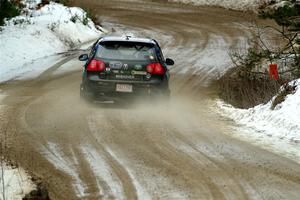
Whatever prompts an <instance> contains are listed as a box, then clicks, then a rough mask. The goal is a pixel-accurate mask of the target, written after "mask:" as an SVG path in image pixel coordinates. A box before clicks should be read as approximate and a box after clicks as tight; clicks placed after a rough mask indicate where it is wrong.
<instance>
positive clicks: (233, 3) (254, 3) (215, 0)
mask: <svg viewBox="0 0 300 200" xmlns="http://www.w3.org/2000/svg"><path fill="white" fill-rule="evenodd" d="M169 1H173V2H182V3H188V4H194V5H204V6H221V7H224V8H227V9H232V10H241V11H244V10H252V11H253V10H256V9H257V7H258V5H259V2H261V1H262V0H169Z"/></svg>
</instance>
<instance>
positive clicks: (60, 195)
mask: <svg viewBox="0 0 300 200" xmlns="http://www.w3.org/2000/svg"><path fill="white" fill-rule="evenodd" d="M76 2H77V3H78V5H82V6H85V7H90V8H93V9H94V10H95V11H97V12H99V14H100V15H101V17H102V20H103V25H104V26H106V28H108V29H109V27H110V26H111V25H112V26H114V27H115V30H117V32H118V33H119V32H120V31H122V32H124V33H126V34H127V33H133V34H137V35H148V36H152V37H155V38H157V39H158V40H159V42H160V43H162V44H163V45H162V47H163V49H164V52H165V54H166V56H168V57H172V58H174V59H175V60H176V63H177V64H176V66H175V67H174V68H172V69H171V72H172V81H171V87H172V88H171V89H172V97H171V101H170V104H169V105H166V104H161V105H160V104H158V103H152V104H151V103H149V102H148V103H144V102H139V103H138V104H137V106H134V107H133V106H130V107H116V106H111V105H101V106H100V105H97V104H96V105H87V104H85V103H82V102H80V100H79V84H80V79H81V72H80V71H79V70H77V71H73V72H68V73H65V74H63V75H55V73H54V72H55V70H56V69H58V68H59V67H61V66H63V64H66V63H70V62H73V64H74V68H75V67H76V68H78V67H79V65H80V63H78V62H74V59H72V57H70V56H66V59H65V61H62V62H60V63H58V64H56V65H55V66H54V67H53V68H52V69H53V70H48V71H47V72H46V73H44V74H42V75H41V76H40V77H39V78H38V79H35V80H29V81H11V82H8V83H6V84H2V85H0V89H1V90H3V91H4V92H6V93H7V94H8V96H7V97H6V98H5V99H4V101H3V102H2V104H4V105H6V106H5V107H4V108H5V109H4V114H3V115H2V116H0V117H1V122H0V124H1V127H2V128H1V132H2V133H1V136H2V138H1V139H2V142H4V141H5V142H4V143H5V145H6V146H7V149H6V152H4V153H5V154H6V155H7V156H8V157H9V158H10V159H12V160H14V161H17V162H18V164H19V165H21V166H22V167H24V168H25V169H27V170H29V171H30V172H31V173H32V174H34V175H35V176H36V177H38V178H40V179H41V180H42V181H43V182H44V184H45V185H46V186H47V188H48V190H49V192H50V196H51V198H52V199H59V200H61V199H67V200H70V199H238V200H240V199H270V200H271V199H272V200H273V199H289V200H294V199H295V200H296V199H299V196H300V166H299V164H297V163H295V162H293V161H291V160H289V159H286V158H284V157H281V156H278V155H275V154H273V153H270V152H268V151H265V150H262V149H260V148H258V147H255V146H252V145H250V144H248V143H245V142H242V141H238V140H236V139H233V138H230V137H229V136H227V134H224V133H228V132H230V131H232V130H231V129H230V127H229V126H228V123H230V122H228V121H227V120H226V119H223V118H221V117H220V116H218V114H216V113H215V112H214V110H213V109H212V104H213V100H214V99H215V98H216V91H215V90H214V89H213V88H212V87H207V85H209V83H210V81H211V80H213V79H214V78H216V77H217V76H218V75H219V74H220V73H221V72H223V71H224V70H225V69H226V67H228V58H227V57H225V55H227V50H229V49H231V48H233V49H234V48H238V47H239V46H241V45H245V44H244V43H243V41H245V39H246V38H248V37H249V35H251V34H250V33H249V31H247V29H245V27H244V25H245V24H247V23H249V22H251V18H252V17H251V16H250V15H248V14H243V13H239V12H231V11H226V10H222V9H218V8H197V9H195V8H193V7H189V6H185V7H184V9H183V7H182V6H179V5H177V4H172V6H171V5H169V4H166V3H164V1H145V2H143V1H129V0H128V1H117V2H116V1H113V0H110V1H108V0H107V1H105V0H104V1H96V0H94V1H92V0H86V1H83V0H82V1H79V0H78V1H76ZM224 52H225V53H224ZM4 139H5V140H4Z"/></svg>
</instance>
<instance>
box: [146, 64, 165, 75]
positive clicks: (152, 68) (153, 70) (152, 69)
mask: <svg viewBox="0 0 300 200" xmlns="http://www.w3.org/2000/svg"><path fill="white" fill-rule="evenodd" d="M146 70H147V72H148V73H150V74H165V68H164V67H163V66H162V65H161V64H160V63H151V64H149V65H148V66H147V67H146Z"/></svg>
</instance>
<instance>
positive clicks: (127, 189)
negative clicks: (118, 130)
mask: <svg viewBox="0 0 300 200" xmlns="http://www.w3.org/2000/svg"><path fill="white" fill-rule="evenodd" d="M86 120H87V122H88V125H89V129H90V137H91V141H94V142H93V143H94V147H96V149H97V150H98V152H99V154H101V155H102V156H104V159H105V160H106V162H107V164H108V165H109V166H110V167H111V170H112V173H114V174H115V175H116V176H117V177H118V178H119V179H120V181H121V182H122V187H123V190H124V194H125V196H126V198H127V199H137V191H136V187H135V186H134V185H133V181H132V180H131V177H130V176H129V174H128V172H127V171H126V169H125V168H124V166H122V165H121V164H120V163H119V162H118V161H117V160H115V159H114V158H113V157H112V156H111V154H109V153H108V152H107V151H106V150H105V146H103V143H101V142H100V141H99V139H98V137H97V135H99V134H101V133H99V131H98V130H99V128H97V127H99V125H98V126H97V123H96V122H95V121H94V118H93V115H89V116H87V119H86ZM115 198H117V197H116V196H115Z"/></svg>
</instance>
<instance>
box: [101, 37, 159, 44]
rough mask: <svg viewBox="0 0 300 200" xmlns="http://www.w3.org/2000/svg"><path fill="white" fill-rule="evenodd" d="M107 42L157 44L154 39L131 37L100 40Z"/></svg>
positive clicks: (103, 38)
mask: <svg viewBox="0 0 300 200" xmlns="http://www.w3.org/2000/svg"><path fill="white" fill-rule="evenodd" d="M106 41H122V42H142V43H150V44H156V43H155V41H154V40H153V39H149V38H138V37H131V36H123V37H121V36H105V37H102V38H100V40H99V42H106Z"/></svg>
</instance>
